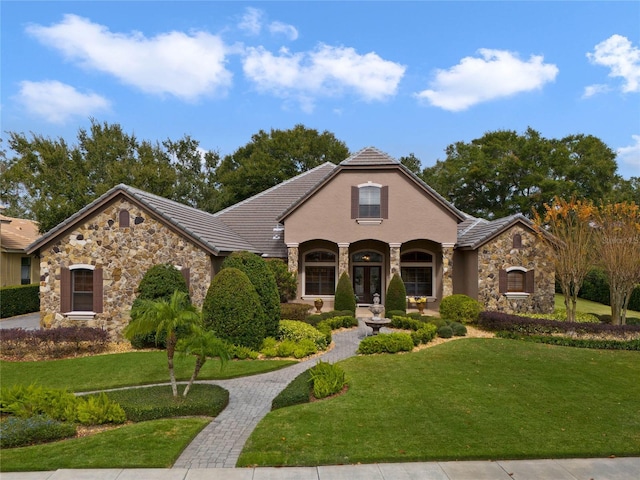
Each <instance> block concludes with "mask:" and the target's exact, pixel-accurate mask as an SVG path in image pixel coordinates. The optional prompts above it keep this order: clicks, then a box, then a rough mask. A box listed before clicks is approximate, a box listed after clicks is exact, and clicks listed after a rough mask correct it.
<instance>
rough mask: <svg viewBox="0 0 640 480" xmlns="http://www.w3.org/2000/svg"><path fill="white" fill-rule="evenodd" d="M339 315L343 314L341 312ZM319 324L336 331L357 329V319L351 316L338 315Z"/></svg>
mask: <svg viewBox="0 0 640 480" xmlns="http://www.w3.org/2000/svg"><path fill="white" fill-rule="evenodd" d="M341 313H344V312H341ZM320 323H321V324H324V325H328V326H329V327H330V328H331V330H337V329H339V328H351V327H357V326H358V319H357V318H356V317H354V316H353V315H340V316H336V317H331V318H327V319H326V320H323V321H322V322H320ZM318 325H320V324H318ZM316 328H317V327H316Z"/></svg>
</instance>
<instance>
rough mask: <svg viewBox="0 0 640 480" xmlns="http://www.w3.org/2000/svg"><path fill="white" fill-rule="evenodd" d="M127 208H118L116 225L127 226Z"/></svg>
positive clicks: (128, 217)
mask: <svg viewBox="0 0 640 480" xmlns="http://www.w3.org/2000/svg"><path fill="white" fill-rule="evenodd" d="M129 219H130V216H129V210H120V213H119V214H118V225H119V226H120V228H126V227H128V226H129Z"/></svg>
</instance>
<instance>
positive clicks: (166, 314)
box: [122, 290, 202, 397]
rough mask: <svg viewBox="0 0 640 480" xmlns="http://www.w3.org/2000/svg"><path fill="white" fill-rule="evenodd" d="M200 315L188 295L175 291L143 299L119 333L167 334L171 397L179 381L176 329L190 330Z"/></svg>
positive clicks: (130, 334) (175, 392) (126, 335)
mask: <svg viewBox="0 0 640 480" xmlns="http://www.w3.org/2000/svg"><path fill="white" fill-rule="evenodd" d="M201 318H202V317H201V315H200V313H199V312H198V311H197V310H196V308H195V307H194V306H193V305H192V304H191V302H190V301H189V296H188V295H187V294H186V293H184V292H180V291H178V290H176V291H175V292H173V295H171V298H170V299H169V300H164V299H162V300H142V302H141V304H140V313H139V314H138V317H137V318H136V321H135V322H130V323H129V325H127V326H126V327H125V329H124V330H123V332H122V333H123V335H124V336H125V338H127V339H129V340H131V339H132V338H134V337H135V336H136V335H147V334H149V333H155V335H156V338H157V339H160V338H161V337H163V336H164V337H166V342H167V367H168V369H169V379H170V381H171V391H172V392H173V396H174V397H177V396H178V384H177V383H176V375H175V371H174V368H173V357H174V356H175V352H176V345H177V343H178V332H185V333H190V332H191V331H192V327H193V326H195V325H198V324H200V322H201V321H202V320H201Z"/></svg>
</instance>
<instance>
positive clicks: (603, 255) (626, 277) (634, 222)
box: [595, 202, 640, 325]
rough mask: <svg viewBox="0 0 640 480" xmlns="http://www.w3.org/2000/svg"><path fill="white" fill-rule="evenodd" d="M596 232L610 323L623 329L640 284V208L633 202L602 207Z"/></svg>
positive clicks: (596, 222)
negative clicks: (635, 289) (609, 300)
mask: <svg viewBox="0 0 640 480" xmlns="http://www.w3.org/2000/svg"><path fill="white" fill-rule="evenodd" d="M595 232H596V238H597V249H596V252H597V257H596V258H597V259H598V263H599V264H600V265H601V266H602V268H603V269H604V271H605V273H606V275H607V277H608V279H609V288H610V295H611V322H612V323H613V324H615V325H624V324H625V323H626V318H627V307H628V305H629V299H630V298H631V294H632V293H633V289H634V288H635V287H636V285H638V283H640V207H639V206H638V205H636V204H635V203H632V202H631V203H627V202H623V203H614V204H611V203H610V204H603V205H601V206H600V208H599V210H598V213H597V216H596V221H595Z"/></svg>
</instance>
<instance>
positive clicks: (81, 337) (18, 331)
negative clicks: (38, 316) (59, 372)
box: [0, 327, 109, 360]
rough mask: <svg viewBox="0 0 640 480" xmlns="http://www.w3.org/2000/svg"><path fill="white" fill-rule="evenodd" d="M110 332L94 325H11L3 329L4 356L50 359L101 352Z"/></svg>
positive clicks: (0, 343)
mask: <svg viewBox="0 0 640 480" xmlns="http://www.w3.org/2000/svg"><path fill="white" fill-rule="evenodd" d="M108 341H109V334H108V333H107V331H106V330H102V329H101V328H93V327H58V328H47V329H42V330H24V329H22V328H11V329H6V330H2V335H0V351H1V352H2V355H3V356H6V357H11V358H15V359H21V358H23V357H24V356H25V355H31V356H34V357H36V358H37V359H41V360H47V359H51V358H61V357H65V356H69V355H79V354H82V353H101V352H103V351H105V350H106V349H107V346H108Z"/></svg>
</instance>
